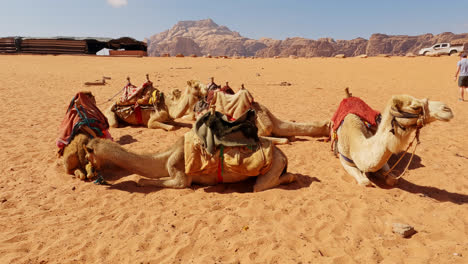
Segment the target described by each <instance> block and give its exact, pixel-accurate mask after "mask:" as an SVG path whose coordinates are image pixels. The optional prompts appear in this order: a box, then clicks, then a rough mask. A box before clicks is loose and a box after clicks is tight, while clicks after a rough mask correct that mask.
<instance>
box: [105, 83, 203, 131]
mask: <svg viewBox="0 0 468 264" xmlns="http://www.w3.org/2000/svg"><path fill="white" fill-rule="evenodd" d="M201 88H204V84H202V83H201V82H199V81H194V80H191V81H187V87H186V89H185V90H184V91H183V92H181V91H180V90H177V89H176V90H174V91H173V92H172V93H171V94H169V95H168V96H163V97H162V98H163V99H162V102H161V103H160V104H158V105H156V106H153V105H150V106H142V107H141V120H138V117H137V115H136V114H135V111H129V112H128V113H125V112H121V111H119V112H114V111H113V109H115V105H112V106H111V107H110V108H109V109H108V110H107V111H106V112H105V115H106V117H107V119H108V121H109V125H110V126H111V127H118V125H119V122H121V121H123V122H125V123H127V124H130V125H145V126H147V127H148V128H153V129H156V128H161V129H164V130H174V129H175V126H174V125H173V124H172V125H171V124H167V123H171V122H172V121H173V120H174V119H176V118H185V119H191V120H193V119H194V116H195V113H194V112H193V107H194V105H195V103H196V102H197V101H198V99H199V97H200V96H201V94H202V91H203V89H201ZM129 107H130V106H129ZM140 121H141V122H140Z"/></svg>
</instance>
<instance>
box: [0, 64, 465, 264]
mask: <svg viewBox="0 0 468 264" xmlns="http://www.w3.org/2000/svg"><path fill="white" fill-rule="evenodd" d="M456 61H457V58H453V57H440V58H424V57H418V58H403V57H392V58H390V59H389V58H367V59H360V58H347V59H335V58H314V59H276V60H275V59H255V60H252V59H243V60H228V59H205V58H115V57H113V58H104V57H91V56H28V55H19V56H18V55H16V56H6V55H5V56H0V83H1V85H0V92H1V98H2V100H1V101H2V104H0V112H1V115H0V116H1V126H0V137H1V140H0V146H1V150H2V151H1V152H0V160H1V161H2V162H1V163H0V171H1V176H0V263H466V262H467V257H468V244H467V238H468V210H467V209H468V179H467V175H468V172H467V171H468V141H467V139H466V137H467V135H468V132H467V131H468V102H458V101H457V98H458V90H457V87H456V83H455V82H453V79H452V77H453V74H454V72H455V65H456ZM177 68H183V69H177ZM146 73H149V74H150V78H151V79H152V80H153V81H154V83H155V84H156V85H157V87H158V88H159V89H161V90H163V91H169V90H172V89H174V88H183V87H185V83H186V81H187V80H189V79H200V80H204V81H207V80H208V78H209V77H210V76H215V78H216V80H217V81H219V82H221V83H224V81H229V83H230V85H231V87H233V88H234V90H237V89H239V87H240V85H241V83H244V84H245V86H246V88H248V89H249V90H250V91H251V92H252V94H253V95H254V96H255V99H256V100H257V101H259V102H261V103H263V104H264V105H266V106H267V107H269V109H270V110H271V111H272V112H273V113H274V114H275V115H277V116H278V117H280V118H282V119H285V120H295V121H297V122H302V121H309V120H320V119H327V118H331V116H332V115H333V112H334V111H335V110H336V108H337V106H338V104H339V102H340V100H341V99H342V98H343V96H344V92H343V89H344V88H345V87H350V89H351V91H352V93H353V94H354V95H355V96H359V97H361V98H363V99H364V100H365V101H366V102H367V103H368V104H369V105H371V106H372V107H374V108H375V109H378V110H382V109H383V107H384V105H385V104H386V102H387V100H388V99H389V98H390V97H391V95H393V94H401V93H407V94H410V95H413V96H415V97H418V98H422V97H429V98H430V99H432V100H440V101H444V102H445V103H447V104H448V105H449V106H450V107H451V108H452V110H453V112H454V114H455V118H454V119H453V120H452V121H451V122H450V123H441V122H436V123H434V124H431V125H430V126H428V127H425V128H424V129H423V130H422V131H421V142H422V144H421V145H420V146H419V147H418V151H417V153H416V157H415V159H414V163H413V164H412V165H411V166H410V170H409V172H408V173H407V174H406V175H405V176H404V178H403V179H402V180H401V181H400V183H399V184H398V186H396V187H395V188H390V189H386V188H363V187H360V186H358V185H357V184H356V183H355V181H354V179H353V178H352V177H351V176H349V175H347V174H346V173H345V171H344V170H343V169H342V167H341V165H340V164H339V161H338V159H336V158H335V157H334V156H333V155H332V153H331V151H330V144H329V143H325V142H323V141H321V140H317V139H311V138H299V140H298V141H296V142H293V143H292V144H290V145H285V146H279V148H281V149H282V150H283V151H284V152H285V153H286V155H287V156H288V158H289V166H288V168H289V171H291V172H293V173H297V174H300V177H299V181H298V182H296V183H292V184H290V185H285V186H281V187H279V188H275V189H272V190H267V191H264V192H261V193H252V192H251V191H252V186H253V182H254V181H253V180H250V181H246V182H243V183H237V184H229V185H228V184H221V185H218V186H213V187H204V186H197V185H195V186H193V187H192V188H190V189H183V190H171V189H157V188H146V187H145V188H139V187H136V186H135V183H134V180H135V179H136V178H137V176H136V175H127V174H125V172H119V173H116V174H115V175H113V176H111V177H110V178H109V182H111V183H112V185H111V186H102V185H94V184H92V183H90V182H82V181H80V180H78V179H75V178H72V176H71V175H67V174H66V173H65V171H64V169H63V164H62V161H61V160H57V159H56V156H55V152H56V146H55V139H56V137H57V133H58V131H57V129H58V126H59V124H60V122H61V120H62V118H63V115H64V113H65V111H66V108H67V106H68V103H69V101H70V100H71V98H72V97H73V96H74V95H75V93H76V92H77V91H79V90H91V91H92V92H93V93H94V94H95V95H96V98H97V101H98V106H99V107H101V109H104V108H105V107H107V106H108V104H106V103H105V101H106V100H107V99H108V98H110V97H111V96H112V95H113V94H115V93H116V92H117V91H118V90H119V89H121V88H122V87H123V85H124V84H125V82H126V80H125V78H126V77H127V76H130V77H131V78H132V82H133V83H135V84H137V85H140V84H141V83H143V82H144V80H145V74H146ZM102 76H110V77H112V80H110V81H108V82H109V84H108V85H106V86H94V87H84V85H83V83H84V82H86V81H93V80H95V79H100V78H101V77H102ZM283 81H286V82H289V83H291V84H292V85H291V86H272V85H268V84H271V83H281V82H283ZM467 98H468V96H467ZM182 122H186V121H182ZM188 130H189V128H181V129H179V130H176V131H173V132H165V131H162V130H149V129H146V128H135V127H125V128H119V129H111V133H112V135H113V137H114V138H115V139H116V141H118V142H119V143H120V144H122V145H123V146H124V147H125V148H127V149H132V150H134V151H137V152H156V151H162V150H164V149H165V148H167V147H169V146H170V145H171V144H172V143H173V142H175V140H176V139H177V138H178V137H180V136H182V135H183V134H184V133H185V132H187V131H188ZM392 160H393V161H395V159H392ZM405 160H406V161H407V160H408V159H405ZM400 168H401V166H400ZM395 222H400V223H406V224H410V225H412V226H414V227H415V229H416V231H417V232H418V233H417V234H415V235H414V236H412V237H411V238H409V239H404V238H401V237H399V236H398V235H396V234H394V233H392V224H393V223H395Z"/></svg>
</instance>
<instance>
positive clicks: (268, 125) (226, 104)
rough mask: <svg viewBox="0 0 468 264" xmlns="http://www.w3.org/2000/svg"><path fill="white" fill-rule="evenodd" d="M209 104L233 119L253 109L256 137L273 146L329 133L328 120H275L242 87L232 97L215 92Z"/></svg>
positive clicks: (325, 135)
mask: <svg viewBox="0 0 468 264" xmlns="http://www.w3.org/2000/svg"><path fill="white" fill-rule="evenodd" d="M211 104H212V105H215V106H216V111H219V112H221V113H223V114H225V115H228V116H231V117H233V118H237V117H239V116H240V115H242V114H243V113H244V112H245V111H247V110H248V109H254V110H255V111H256V112H257V120H256V125H257V127H258V135H259V136H262V137H268V139H270V140H271V141H273V142H274V143H275V144H287V143H288V142H289V140H288V139H290V140H294V137H295V136H307V137H327V136H328V135H329V131H330V121H329V120H321V121H312V122H309V123H295V122H288V121H284V120H281V119H279V118H277V117H276V116H275V115H273V113H271V112H270V110H268V108H267V107H265V106H264V105H262V104H260V103H258V102H255V101H254V99H253V96H252V95H251V94H250V92H249V91H248V90H247V89H245V88H244V85H242V88H241V89H240V90H239V91H237V93H236V94H234V95H231V94H226V93H222V92H216V93H215V94H214V96H213V100H212V101H211Z"/></svg>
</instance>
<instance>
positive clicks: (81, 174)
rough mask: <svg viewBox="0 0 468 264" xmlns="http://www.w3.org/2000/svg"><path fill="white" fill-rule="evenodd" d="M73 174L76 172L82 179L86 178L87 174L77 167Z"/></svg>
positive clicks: (76, 175)
mask: <svg viewBox="0 0 468 264" xmlns="http://www.w3.org/2000/svg"><path fill="white" fill-rule="evenodd" d="M73 174H75V177H77V178H78V179H80V180H86V175H85V174H84V173H83V171H82V170H81V169H76V170H75V171H74V172H73Z"/></svg>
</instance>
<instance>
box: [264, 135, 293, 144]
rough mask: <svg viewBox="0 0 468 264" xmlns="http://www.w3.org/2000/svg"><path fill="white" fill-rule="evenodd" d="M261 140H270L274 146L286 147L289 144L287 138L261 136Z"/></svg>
mask: <svg viewBox="0 0 468 264" xmlns="http://www.w3.org/2000/svg"><path fill="white" fill-rule="evenodd" d="M261 138H265V139H268V140H270V141H271V142H273V144H275V145H284V144H288V143H289V140H288V139H287V138H277V137H264V136H261Z"/></svg>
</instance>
